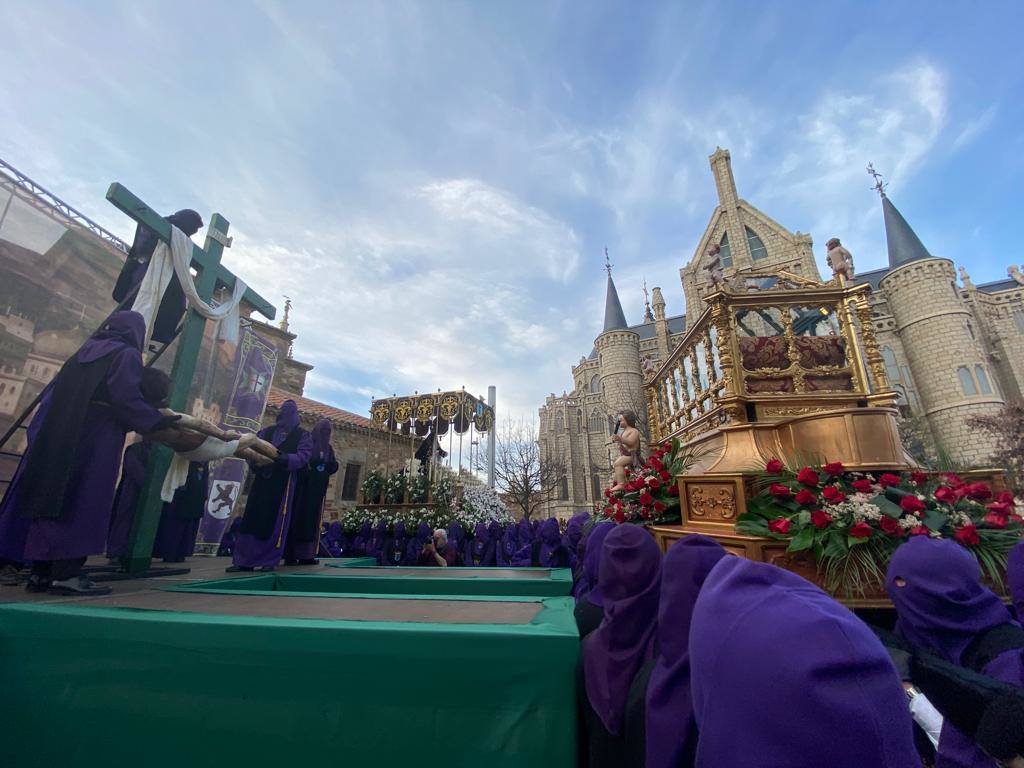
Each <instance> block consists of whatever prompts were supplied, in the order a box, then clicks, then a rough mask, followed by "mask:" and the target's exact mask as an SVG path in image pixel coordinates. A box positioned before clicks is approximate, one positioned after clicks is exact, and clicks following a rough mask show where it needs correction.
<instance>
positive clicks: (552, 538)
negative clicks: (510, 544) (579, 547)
mask: <svg viewBox="0 0 1024 768" xmlns="http://www.w3.org/2000/svg"><path fill="white" fill-rule="evenodd" d="M516 565H518V566H532V567H534V568H568V567H569V551H568V550H567V549H566V548H565V545H564V544H563V543H562V532H561V530H560V529H559V527H558V520H557V519H556V518H553V517H549V518H548V519H546V520H545V521H544V522H542V523H541V524H540V526H539V527H538V529H537V537H536V538H535V539H534V540H533V541H531V542H530V543H529V545H527V546H525V547H522V548H521V549H520V550H519V552H518V553H516Z"/></svg>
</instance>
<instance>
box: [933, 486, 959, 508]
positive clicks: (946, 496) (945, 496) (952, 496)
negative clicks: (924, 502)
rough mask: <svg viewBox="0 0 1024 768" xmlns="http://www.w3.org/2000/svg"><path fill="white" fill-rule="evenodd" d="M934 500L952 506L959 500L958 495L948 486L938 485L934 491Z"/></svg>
mask: <svg viewBox="0 0 1024 768" xmlns="http://www.w3.org/2000/svg"><path fill="white" fill-rule="evenodd" d="M935 500H936V501H941V502H942V503H943V504H949V505H950V506H953V505H954V504H956V503H957V502H958V501H959V500H960V494H959V493H957V492H956V491H955V490H954V489H952V488H950V487H949V486H945V485H940V486H939V487H938V488H936V489H935Z"/></svg>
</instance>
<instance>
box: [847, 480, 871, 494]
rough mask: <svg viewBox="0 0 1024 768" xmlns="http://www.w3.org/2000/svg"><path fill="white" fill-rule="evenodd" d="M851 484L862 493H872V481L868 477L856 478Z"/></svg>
mask: <svg viewBox="0 0 1024 768" xmlns="http://www.w3.org/2000/svg"><path fill="white" fill-rule="evenodd" d="M850 485H852V486H853V487H854V489H855V490H858V491H860V492H861V493H871V481H870V480H868V479H867V478H866V477H865V478H861V479H860V480H854V481H853V482H852V483H850Z"/></svg>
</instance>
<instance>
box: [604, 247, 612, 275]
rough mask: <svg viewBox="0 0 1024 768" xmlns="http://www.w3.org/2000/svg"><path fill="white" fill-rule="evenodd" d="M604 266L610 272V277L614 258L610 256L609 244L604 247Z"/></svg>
mask: <svg viewBox="0 0 1024 768" xmlns="http://www.w3.org/2000/svg"><path fill="white" fill-rule="evenodd" d="M604 268H605V270H606V271H607V272H608V277H611V276H612V260H611V259H610V258H609V257H608V246H607V245H606V246H605V247H604Z"/></svg>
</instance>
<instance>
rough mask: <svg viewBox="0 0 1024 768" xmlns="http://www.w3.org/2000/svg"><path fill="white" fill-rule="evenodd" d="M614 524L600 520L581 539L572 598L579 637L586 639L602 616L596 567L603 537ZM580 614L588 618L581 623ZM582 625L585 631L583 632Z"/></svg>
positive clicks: (599, 557)
mask: <svg viewBox="0 0 1024 768" xmlns="http://www.w3.org/2000/svg"><path fill="white" fill-rule="evenodd" d="M614 527H615V523H613V522H612V521H611V520H602V521H601V522H600V523H598V524H597V525H595V526H594V527H593V528H591V529H590V533H588V534H587V536H586V537H585V538H584V539H583V566H582V568H581V569H580V577H579V579H578V580H577V582H576V584H575V585H573V597H575V598H576V625H577V626H578V627H579V630H580V637H581V638H583V637H586V636H587V635H588V634H590V632H592V631H593V630H595V629H597V625H598V624H600V623H601V618H602V617H603V616H604V599H603V597H602V595H601V590H600V589H599V588H598V581H597V574H598V566H599V565H600V563H601V547H602V546H603V545H604V537H605V536H607V535H608V534H609V533H611V531H612V529H613V528H614ZM581 614H586V615H587V616H588V617H589V618H588V619H587V620H586V621H585V622H583V623H581ZM584 624H585V625H586V631H584Z"/></svg>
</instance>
